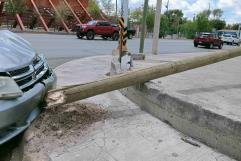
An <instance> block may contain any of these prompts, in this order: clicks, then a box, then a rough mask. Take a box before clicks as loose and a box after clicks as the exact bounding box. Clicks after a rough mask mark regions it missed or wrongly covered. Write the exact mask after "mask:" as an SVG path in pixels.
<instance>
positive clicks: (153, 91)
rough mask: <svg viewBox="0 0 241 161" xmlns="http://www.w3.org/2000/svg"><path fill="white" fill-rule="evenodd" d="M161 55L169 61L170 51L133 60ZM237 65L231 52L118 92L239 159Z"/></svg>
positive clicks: (240, 62) (240, 79) (240, 63)
mask: <svg viewBox="0 0 241 161" xmlns="http://www.w3.org/2000/svg"><path fill="white" fill-rule="evenodd" d="M201 54H206V53H201ZM187 56H188V57H189V56H194V55H187ZM174 58H175V60H178V59H183V58H184V57H174ZM165 61H166V62H168V61H173V57H172V55H169V56H164V57H163V56H162V55H158V56H154V57H153V56H152V57H151V58H147V60H146V61H136V62H135V63H136V67H137V68H143V67H147V66H152V65H155V64H157V63H165ZM240 67H241V57H237V58H234V59H229V60H226V61H223V62H220V63H216V64H213V65H209V66H205V67H201V68H198V69H194V70H189V71H186V72H183V73H179V74H174V75H171V76H168V77H164V78H160V79H156V80H152V81H150V82H149V83H146V84H145V86H144V87H143V89H137V88H135V87H134V88H133V87H130V88H128V90H126V91H124V93H125V94H126V95H127V96H128V98H130V99H131V100H133V101H134V102H135V103H137V104H138V105H139V106H140V107H141V108H142V109H144V110H146V111H148V112H149V113H151V114H152V115H153V116H156V117H157V118H159V119H161V120H164V121H167V122H169V123H170V124H171V125H172V126H173V127H175V128H176V129H178V130H180V131H181V132H183V133H185V134H186V135H188V136H191V137H193V138H197V139H198V140H200V141H202V142H204V143H206V144H208V145H209V146H211V147H213V148H215V149H217V150H218V151H221V152H223V153H225V154H227V155H229V156H232V157H234V158H237V159H238V160H240V159H241V153H240V152H241V108H240V105H241V95H240V93H241V76H240V75H241V71H240Z"/></svg>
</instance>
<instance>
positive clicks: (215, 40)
mask: <svg viewBox="0 0 241 161" xmlns="http://www.w3.org/2000/svg"><path fill="white" fill-rule="evenodd" d="M193 44H194V46H195V47H198V46H199V45H200V46H205V47H208V48H210V49H212V48H213V47H215V46H216V47H218V48H219V49H222V47H223V41H222V40H221V38H220V37H218V36H217V35H216V34H213V33H201V34H199V35H198V36H197V37H196V38H195V39H194V41H193Z"/></svg>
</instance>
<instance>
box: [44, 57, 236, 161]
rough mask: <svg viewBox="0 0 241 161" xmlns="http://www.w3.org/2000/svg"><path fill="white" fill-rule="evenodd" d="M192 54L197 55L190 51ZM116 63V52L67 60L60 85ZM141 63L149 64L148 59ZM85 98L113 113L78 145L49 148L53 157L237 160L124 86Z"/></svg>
mask: <svg viewBox="0 0 241 161" xmlns="http://www.w3.org/2000/svg"><path fill="white" fill-rule="evenodd" d="M200 54H203V53H200ZM163 56H164V57H165V55H163ZM172 56H174V57H175V55H172ZM182 56H183V54H182ZM188 56H191V55H189V54H188V55H186V57H188ZM164 57H163V59H162V60H161V61H160V62H162V63H164V62H166V61H169V60H171V58H168V56H167V55H166V60H165V61H164V62H163V60H164ZM176 58H178V56H177V55H176ZM148 60H149V65H148V66H151V65H153V64H155V63H160V62H159V61H157V59H156V58H154V59H148ZM110 63H111V57H110V56H100V57H90V58H84V59H80V60H75V61H72V62H69V63H66V64H64V65H62V66H60V67H58V68H57V69H56V73H57V76H58V86H65V85H72V84H76V83H78V84H79V83H84V82H88V81H91V80H95V79H98V78H102V77H105V74H106V73H108V72H109V71H110ZM136 66H137V67H138V66H139V67H143V62H142V64H141V62H140V63H138V65H137V64H136ZM82 102H90V103H95V104H98V105H101V106H102V107H103V108H105V109H107V110H108V111H110V112H111V117H110V118H109V119H107V120H105V121H102V122H97V123H95V124H93V125H92V126H91V127H90V128H89V129H88V134H87V135H85V136H84V137H79V140H77V141H76V144H75V145H74V146H68V145H63V147H56V149H53V151H51V152H50V154H49V155H50V157H51V159H52V160H53V161H66V160H68V161H80V160H83V161H97V160H98V161H112V160H113V161H190V160H195V161H197V160H198V161H217V160H218V161H231V160H232V159H231V158H229V157H227V156H225V155H223V154H221V153H219V152H216V151H215V150H214V149H211V148H209V147H207V146H206V145H204V144H202V143H200V142H198V141H196V140H192V139H191V138H188V137H186V136H185V135H184V134H182V133H180V132H178V131H176V130H175V129H174V128H172V127H171V126H170V125H169V124H166V123H163V122H161V121H160V120H159V119H157V118H155V117H153V116H151V115H150V114H148V113H146V112H144V111H142V110H141V109H140V108H139V107H138V106H137V105H136V104H134V103H133V102H131V101H130V100H128V99H127V98H126V97H124V96H123V95H122V94H121V93H120V92H119V91H113V92H109V93H106V94H102V95H99V96H95V97H92V98H89V99H86V100H83V101H82ZM63 149H64V150H63Z"/></svg>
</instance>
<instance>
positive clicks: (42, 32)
mask: <svg viewBox="0 0 241 161" xmlns="http://www.w3.org/2000/svg"><path fill="white" fill-rule="evenodd" d="M10 31H12V32H14V33H27V34H49V35H75V33H72V32H71V33H65V32H45V31H36V32H34V31H15V30H10Z"/></svg>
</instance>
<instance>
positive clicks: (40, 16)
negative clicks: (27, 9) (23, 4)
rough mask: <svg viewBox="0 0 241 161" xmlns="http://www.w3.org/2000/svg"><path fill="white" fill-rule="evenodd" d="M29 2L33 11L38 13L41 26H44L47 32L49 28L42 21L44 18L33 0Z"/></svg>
mask: <svg viewBox="0 0 241 161" xmlns="http://www.w3.org/2000/svg"><path fill="white" fill-rule="evenodd" d="M31 3H32V5H33V7H34V9H35V11H36V12H37V14H38V16H39V19H40V21H41V22H42V24H43V26H44V30H45V31H47V32H49V28H48V26H47V25H46V22H45V21H44V18H43V17H42V15H41V14H40V12H39V10H38V7H37V5H36V3H35V2H34V0H31Z"/></svg>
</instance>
